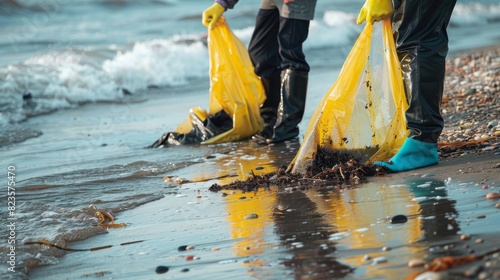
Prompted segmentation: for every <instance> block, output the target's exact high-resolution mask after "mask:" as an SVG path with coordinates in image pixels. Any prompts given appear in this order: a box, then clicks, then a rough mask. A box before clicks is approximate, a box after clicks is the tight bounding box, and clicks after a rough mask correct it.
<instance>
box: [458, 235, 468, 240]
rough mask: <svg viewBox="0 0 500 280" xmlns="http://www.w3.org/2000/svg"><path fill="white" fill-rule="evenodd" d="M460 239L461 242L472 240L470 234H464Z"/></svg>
mask: <svg viewBox="0 0 500 280" xmlns="http://www.w3.org/2000/svg"><path fill="white" fill-rule="evenodd" d="M460 239H461V240H469V239H470V235H469V234H462V235H460Z"/></svg>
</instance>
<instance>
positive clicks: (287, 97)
mask: <svg viewBox="0 0 500 280" xmlns="http://www.w3.org/2000/svg"><path fill="white" fill-rule="evenodd" d="M308 33H309V21H308V20H300V19H288V18H283V17H280V25H279V32H278V41H279V46H280V48H279V54H280V57H281V69H284V70H285V71H284V75H283V80H282V83H281V103H280V105H279V107H278V119H277V121H276V125H275V126H274V134H273V135H272V137H271V138H268V139H267V143H279V142H283V141H286V140H289V139H292V138H295V137H297V136H298V135H299V128H298V125H299V123H300V122H301V121H302V117H303V115H304V109H305V106H306V95H307V81H308V75H309V70H310V68H309V64H307V62H306V59H305V55H304V52H303V51H302V45H303V43H304V41H305V40H306V39H307V35H308Z"/></svg>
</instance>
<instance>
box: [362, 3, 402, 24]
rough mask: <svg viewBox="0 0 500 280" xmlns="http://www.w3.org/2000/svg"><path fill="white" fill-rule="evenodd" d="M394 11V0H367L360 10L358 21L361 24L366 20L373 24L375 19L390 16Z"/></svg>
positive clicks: (378, 19)
mask: <svg viewBox="0 0 500 280" xmlns="http://www.w3.org/2000/svg"><path fill="white" fill-rule="evenodd" d="M393 11H394V8H393V6H392V0H366V2H365V4H364V5H363V7H362V8H361V11H360V12H359V15H358V19H357V20H356V23H357V24H361V23H363V22H364V21H366V22H367V23H370V24H373V23H374V22H375V21H380V20H383V19H385V18H388V17H390V16H391V15H392V13H393Z"/></svg>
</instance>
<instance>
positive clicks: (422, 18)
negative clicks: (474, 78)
mask: <svg viewBox="0 0 500 280" xmlns="http://www.w3.org/2000/svg"><path fill="white" fill-rule="evenodd" d="M455 3H456V0H443V1H434V0H400V1H396V5H395V13H394V15H393V24H394V27H395V28H394V32H395V33H394V35H395V38H396V47H397V52H398V55H399V58H400V60H401V69H402V71H403V80H404V83H405V90H406V95H407V99H408V102H409V104H410V107H409V108H408V110H407V111H406V121H407V127H408V129H409V130H410V134H409V137H408V138H407V139H406V140H405V142H404V144H403V146H402V147H401V149H400V150H399V151H398V153H397V154H396V155H395V156H394V157H392V158H391V160H390V161H389V162H375V164H377V165H380V166H382V167H384V168H386V169H388V170H390V171H393V172H399V171H407V170H412V169H416V168H421V167H425V166H430V165H434V164H437V163H438V162H439V158H438V153H437V147H438V145H437V141H438V138H439V135H440V134H441V132H442V131H443V127H444V121H443V118H442V116H441V110H440V105H441V100H442V96H443V87H444V75H445V59H446V55H447V53H448V35H447V32H446V28H447V26H448V23H449V21H450V17H451V13H452V11H453V8H454V6H455Z"/></svg>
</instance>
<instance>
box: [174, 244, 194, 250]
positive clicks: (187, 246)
mask: <svg viewBox="0 0 500 280" xmlns="http://www.w3.org/2000/svg"><path fill="white" fill-rule="evenodd" d="M193 249H194V246H191V245H182V246H179V248H177V250H179V251H188V250H193Z"/></svg>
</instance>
